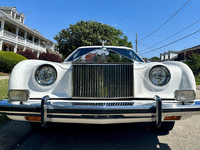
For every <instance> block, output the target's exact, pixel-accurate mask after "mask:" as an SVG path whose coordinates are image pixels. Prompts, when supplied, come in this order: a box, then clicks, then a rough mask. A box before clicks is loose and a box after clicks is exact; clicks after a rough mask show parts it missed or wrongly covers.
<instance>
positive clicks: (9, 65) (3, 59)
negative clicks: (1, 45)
mask: <svg viewBox="0 0 200 150" xmlns="http://www.w3.org/2000/svg"><path fill="white" fill-rule="evenodd" d="M26 59H27V58H26V57H24V56H21V55H19V54H17V53H14V52H7V51H6V52H5V51H0V72H4V73H11V71H12V69H13V68H14V66H15V65H16V64H17V63H19V62H20V61H22V60H26Z"/></svg>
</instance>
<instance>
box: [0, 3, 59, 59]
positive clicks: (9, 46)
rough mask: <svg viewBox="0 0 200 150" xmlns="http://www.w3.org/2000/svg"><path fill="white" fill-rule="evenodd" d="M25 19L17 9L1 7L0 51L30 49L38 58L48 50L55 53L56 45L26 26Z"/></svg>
mask: <svg viewBox="0 0 200 150" xmlns="http://www.w3.org/2000/svg"><path fill="white" fill-rule="evenodd" d="M25 19H26V17H25V15H24V14H23V13H18V12H17V9H16V8H15V7H3V6H0V50H3V51H13V52H17V51H22V50H26V49H28V50H31V51H33V52H35V53H36V54H37V55H38V56H39V53H41V52H47V48H48V49H49V48H50V49H51V50H52V51H55V48H56V45H55V43H53V42H52V41H50V40H48V39H46V38H45V37H43V36H42V35H41V34H40V33H39V32H38V31H36V30H35V29H31V28H30V27H28V26H26V25H25V24H24V21H25Z"/></svg>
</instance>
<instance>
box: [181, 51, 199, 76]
mask: <svg viewBox="0 0 200 150" xmlns="http://www.w3.org/2000/svg"><path fill="white" fill-rule="evenodd" d="M185 63H186V64H187V65H188V66H189V67H190V69H191V70H192V72H193V73H194V75H197V74H199V68H200V55H197V54H192V55H191V56H189V59H187V61H186V62H185Z"/></svg>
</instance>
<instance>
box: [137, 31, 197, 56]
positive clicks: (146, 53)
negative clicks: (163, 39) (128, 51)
mask: <svg viewBox="0 0 200 150" xmlns="http://www.w3.org/2000/svg"><path fill="white" fill-rule="evenodd" d="M199 31H200V30H197V31H195V32H193V33H191V34H189V35H187V36H184V37H182V38H180V39H178V40H176V41H173V42H171V43H169V44H166V45H164V46H161V47H159V48H156V49H154V50H150V51H147V52H144V53H141V54H140V55H142V54H147V53H150V52H153V51H157V50H159V49H161V48H163V47H166V46H169V45H171V44H174V43H176V42H178V41H181V40H183V39H185V38H187V37H189V36H191V35H193V34H195V33H197V32H199Z"/></svg>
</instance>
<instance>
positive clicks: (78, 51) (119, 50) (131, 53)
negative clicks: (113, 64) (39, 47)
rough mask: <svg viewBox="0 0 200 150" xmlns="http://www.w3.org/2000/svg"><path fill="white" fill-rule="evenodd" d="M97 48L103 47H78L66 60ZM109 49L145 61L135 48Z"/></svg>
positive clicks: (132, 58) (71, 59)
mask: <svg viewBox="0 0 200 150" xmlns="http://www.w3.org/2000/svg"><path fill="white" fill-rule="evenodd" d="M97 49H102V47H99V48H95V47H93V48H80V49H78V50H77V51H75V52H74V53H72V55H71V56H69V57H68V58H67V59H65V61H64V62H67V61H73V60H75V59H77V58H79V57H81V56H83V55H85V54H87V53H89V52H91V51H94V50H97ZM107 50H112V51H115V52H117V53H119V54H121V55H123V56H126V57H128V58H129V59H131V60H135V61H139V62H144V61H143V60H142V59H141V58H140V57H139V56H138V55H137V54H136V53H135V52H134V51H133V50H131V49H123V48H112V47H111V48H110V47H109V48H107Z"/></svg>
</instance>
